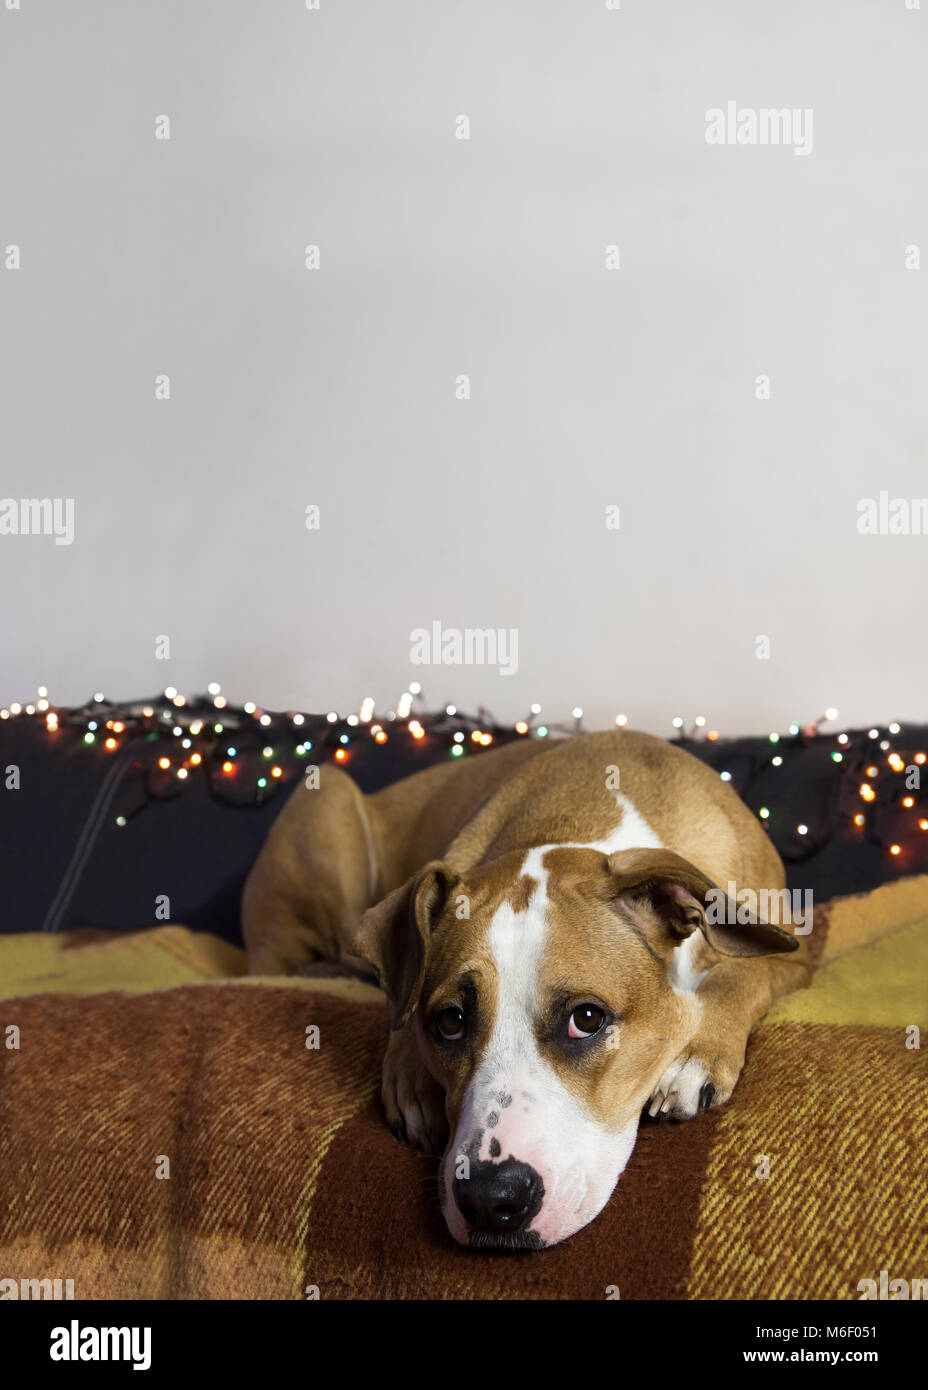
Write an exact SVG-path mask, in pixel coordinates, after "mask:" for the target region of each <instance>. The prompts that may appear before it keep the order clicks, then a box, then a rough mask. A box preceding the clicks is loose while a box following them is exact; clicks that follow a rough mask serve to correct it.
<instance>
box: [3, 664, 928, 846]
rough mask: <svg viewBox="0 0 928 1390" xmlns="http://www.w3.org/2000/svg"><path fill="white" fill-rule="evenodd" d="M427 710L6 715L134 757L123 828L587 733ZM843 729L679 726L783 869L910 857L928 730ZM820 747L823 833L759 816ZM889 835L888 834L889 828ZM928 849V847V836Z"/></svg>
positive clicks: (578, 711)
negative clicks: (397, 762) (398, 758)
mask: <svg viewBox="0 0 928 1390" xmlns="http://www.w3.org/2000/svg"><path fill="white" fill-rule="evenodd" d="M423 701H424V697H423V695H422V689H421V686H420V685H419V684H418V683H413V684H411V685H410V686H409V687H408V689H406V690H404V691H403V692H402V694H401V696H400V698H399V700H398V701H397V703H396V707H395V709H390V710H389V711H388V712H387V713H386V714H385V715H380V716H378V715H377V714H376V712H375V703H374V700H373V698H372V697H370V696H368V697H365V698H364V699H363V700H362V701H361V702H360V704H359V707H358V710H357V712H356V713H355V712H352V713H350V714H347V715H342V714H339V713H338V712H337V711H335V710H330V711H329V712H328V713H326V714H309V713H305V712H303V711H297V710H288V711H286V712H276V713H275V712H271V711H268V710H265V709H263V708H261V707H259V706H258V705H256V704H255V703H254V702H253V701H247V702H246V703H245V704H244V705H242V706H241V707H240V708H239V707H235V706H231V705H229V703H228V701H227V700H226V698H225V696H224V695H223V694H222V690H221V687H220V686H219V684H218V683H216V682H212V683H211V684H210V685H209V686H208V687H207V693H206V694H205V695H198V696H195V697H193V698H191V699H188V698H187V697H186V696H184V695H182V694H180V693H179V692H178V691H177V690H176V689H175V688H174V687H173V686H168V687H167V688H166V689H165V690H164V691H163V692H162V694H161V695H160V696H158V697H157V698H155V699H151V700H144V701H136V702H130V703H118V704H117V703H116V702H113V701H110V700H108V699H107V698H106V697H105V695H104V694H103V693H102V691H98V692H97V693H96V694H94V696H93V697H92V699H90V700H88V701H87V703H86V704H84V705H81V706H79V707H72V708H65V707H61V706H55V705H53V704H52V703H51V702H50V700H49V697H48V691H47V689H46V688H45V687H44V686H40V687H39V690H38V693H37V696H36V699H35V700H34V701H32V702H30V703H28V704H26V705H21V704H18V703H14V704H11V705H10V706H9V707H8V708H3V709H0V721H13V722H14V723H16V722H18V721H20V720H26V721H29V722H30V723H31V724H32V725H33V726H35V727H38V728H40V729H42V730H43V731H44V732H45V733H46V734H47V736H48V739H49V741H50V743H51V744H52V745H53V746H54V747H55V748H56V749H62V750H63V749H64V748H65V747H69V748H73V747H74V746H75V744H82V745H83V746H84V748H85V749H86V751H87V753H88V755H92V756H97V755H99V756H104V757H106V756H112V757H124V758H127V759H129V760H130V763H131V767H132V769H133V770H134V771H135V772H136V774H137V775H138V779H140V781H141V784H142V786H143V788H144V795H143V796H142V797H141V798H139V797H138V796H136V797H135V799H134V804H132V805H131V806H130V805H127V806H126V807H124V808H123V809H122V810H120V811H119V813H118V814H117V815H116V824H117V825H118V826H125V825H126V824H127V823H128V822H129V820H131V819H132V818H133V817H134V816H135V815H137V814H138V813H139V811H141V810H143V809H144V808H145V806H146V805H148V804H151V803H154V802H158V801H164V800H168V799H170V798H172V797H174V796H176V795H178V794H179V793H181V792H182V791H183V789H184V786H185V785H189V784H190V782H191V780H192V779H195V778H202V779H204V780H205V783H206V786H207V789H208V791H209V794H210V795H211V796H212V797H214V798H215V799H217V800H219V801H222V802H223V803H225V804H228V805H231V806H237V807H242V808H247V807H260V806H262V805H264V804H265V803H266V801H267V800H268V799H269V798H270V797H272V796H275V795H276V794H277V793H278V791H279V790H280V788H281V787H288V786H292V785H293V784H294V783H295V782H296V780H297V778H299V777H302V776H303V775H304V769H305V767H306V766H307V765H308V764H319V765H321V764H323V763H325V762H328V761H332V762H335V763H337V764H339V765H341V766H343V767H350V765H351V763H352V762H353V761H355V760H359V759H362V760H363V759H366V758H367V757H368V756H369V755H370V754H371V753H372V752H373V750H374V749H377V748H382V747H383V746H384V745H385V744H388V743H389V742H390V741H391V740H399V741H401V748H402V747H403V744H404V742H405V745H406V746H407V747H410V748H412V747H415V746H416V745H418V746H419V747H421V748H423V749H424V750H427V751H428V752H429V754H430V755H431V761H434V754H435V753H436V752H437V751H440V750H443V751H444V752H445V754H446V756H448V757H451V758H461V757H465V756H473V755H476V754H479V753H480V752H481V751H483V750H485V749H487V748H490V747H493V746H500V745H502V744H505V743H509V742H513V741H515V740H517V739H520V738H548V737H575V736H577V735H580V734H582V733H584V732H586V730H585V729H584V726H583V710H582V708H580V707H579V706H578V707H575V708H574V709H573V710H572V713H571V722H570V723H566V722H565V723H559V724H546V723H544V722H542V721H541V713H542V710H541V706H540V705H539V704H533V705H532V706H531V708H530V710H529V711H528V712H527V714H526V715H525V717H524V718H522V719H520V720H518V721H517V722H516V723H515V724H514V725H511V726H509V725H500V724H498V723H497V721H496V720H495V719H494V718H493V716H492V714H491V713H490V711H489V710H487V709H485V708H483V707H478V710H477V713H476V715H469V714H466V713H464V712H461V711H459V710H458V709H457V707H456V706H455V705H453V704H449V705H446V706H445V707H444V708H443V709H441V710H439V711H437V712H426V711H425V710H424V709H422V708H421V706H422V705H423ZM837 718H838V711H837V710H836V709H833V708H831V709H827V710H825V712H824V714H822V715H821V716H820V717H819V719H817V720H815V721H814V722H812V723H807V724H805V725H800V724H799V723H792V724H790V725H789V728H788V730H787V732H786V733H783V734H781V733H779V732H776V731H773V732H771V733H770V734H769V736H768V737H767V738H766V739H743V738H741V739H736V740H726V739H723V738H722V736H721V735H720V733H719V731H718V730H717V729H709V728H707V720H706V718H705V717H704V716H703V715H697V716H696V718H695V720H694V721H693V723H692V725H691V726H690V728H689V730H687V727H686V721H685V720H684V718H683V716H682V715H678V716H676V717H675V718H674V719H673V721H672V727H673V729H674V731H675V739H676V741H677V742H678V743H679V744H680V745H681V746H683V747H685V748H688V749H689V750H690V751H691V752H694V753H695V754H696V755H697V756H700V757H702V758H703V760H704V761H706V762H709V763H710V765H712V766H714V767H715V768H716V770H717V771H718V772H719V776H720V777H721V778H722V780H723V781H726V782H729V783H731V784H732V785H733V786H734V788H735V790H736V791H738V792H739V794H740V795H741V796H742V797H743V798H744V799H745V800H746V801H747V802H748V804H749V805H752V809H754V810H755V813H756V814H757V816H758V817H759V818H760V820H761V821H762V822H763V823H764V825H765V827H766V829H767V830H768V832H769V833H770V834H771V838H772V839H773V840H774V842H775V844H776V846H777V849H778V850H779V852H780V853H781V854H782V855H783V857H784V858H788V859H790V860H797V859H802V858H803V857H807V856H808V855H809V854H811V853H813V852H815V851H816V850H817V849H819V848H821V846H822V844H823V843H824V842H825V841H826V840H827V839H828V838H829V837H830V836H831V835H833V834H834V833H835V832H836V831H838V830H845V831H847V832H849V833H855V832H856V833H858V834H860V835H862V836H864V837H865V838H866V839H867V840H869V841H870V842H871V843H873V844H876V845H879V846H881V847H882V848H883V849H884V850H885V851H886V852H887V853H888V854H890V855H892V856H894V857H897V858H898V857H899V856H903V855H904V854H905V850H906V845H907V844H909V843H911V842H913V841H915V840H917V839H918V837H920V836H922V835H926V832H928V806H926V805H925V804H924V800H923V798H922V794H921V771H922V768H923V767H924V766H925V764H926V753H925V751H924V749H923V747H922V746H920V745H921V744H923V743H928V729H925V728H924V726H910V728H909V729H908V730H907V731H904V730H903V728H902V726H901V725H900V724H899V723H895V722H894V723H891V724H889V725H886V726H885V727H872V728H869V729H866V730H849V731H845V732H840V733H827V732H825V731H824V730H823V725H825V724H830V723H834V721H835V720H836V719H837ZM615 724H616V727H618V728H626V727H628V724H629V719H628V716H627V715H626V714H617V715H616V717H615ZM813 743H814V744H815V745H816V747H817V748H822V749H824V750H825V752H827V755H828V762H829V771H830V776H831V778H832V783H831V785H830V787H829V789H828V792H829V794H828V796H827V798H826V800H827V803H828V804H827V806H826V808H825V811H824V813H820V814H819V817H818V823H817V824H816V825H813V824H812V821H813V819H814V818H813V816H812V815H811V812H810V815H809V817H808V819H807V820H802V821H799V822H795V823H791V824H786V823H784V821H783V817H782V815H779V816H778V812H777V807H776V805H774V804H768V802H770V803H772V802H773V798H772V797H768V798H767V800H766V801H764V802H763V803H762V804H759V805H757V806H756V807H755V806H753V801H754V800H756V799H757V798H756V797H755V796H753V792H754V790H755V785H756V784H757V783H758V782H759V780H760V779H761V778H762V777H763V776H764V775H765V774H767V773H768V772H769V771H770V769H776V768H783V767H784V766H786V764H787V761H789V760H791V756H792V755H793V754H795V753H796V752H798V751H799V750H801V749H805V748H808V747H809V746H810V745H811V744H813ZM729 752H731V753H732V754H733V755H736V756H735V757H734V759H733V762H736V763H737V764H738V766H737V767H736V769H735V770H734V771H733V770H731V769H730V768H728V767H726V766H725V763H726V759H727V756H728V754H729ZM765 785H767V784H766V783H765ZM128 800H129V798H128V797H127V801H128ZM887 823H889V826H890V829H889V832H887V831H886V830H885V829H884V826H885V825H886V824H887ZM852 827H853V831H852V829H851V828H852ZM924 843H925V846H926V848H928V835H926V840H925V842H924Z"/></svg>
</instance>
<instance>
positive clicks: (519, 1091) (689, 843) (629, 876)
mask: <svg viewBox="0 0 928 1390" xmlns="http://www.w3.org/2000/svg"><path fill="white" fill-rule="evenodd" d="M616 787H619V788H620V790H616ZM733 884H734V885H737V889H738V892H737V894H735V896H736V897H737V899H738V901H739V902H740V903H742V904H743V902H744V895H743V894H742V891H741V890H745V889H747V890H752V891H753V892H755V893H757V894H758V895H759V896H758V901H761V902H763V901H765V900H766V901H768V902H771V903H772V904H773V905H774V911H773V912H768V918H769V920H768V921H764V920H762V919H760V918H758V917H757V916H753V917H751V916H749V915H748V914H746V913H745V910H744V907H743V906H742V907H741V909H740V910H739V911H737V912H735V911H734V904H732V908H733V910H732V911H731V912H721V913H719V912H718V911H712V912H710V911H707V904H708V903H709V902H710V901H712V902H714V903H715V904H717V903H718V900H719V898H720V896H721V897H722V899H723V901H725V902H728V899H727V898H726V897H725V893H724V892H723V891H721V890H720V889H719V887H718V885H723V886H724V889H726V890H728V891H729V892H731V885H733ZM784 886H785V878H784V873H783V866H782V864H781V862H780V860H779V857H778V856H777V854H776V852H775V850H774V849H773V847H772V846H771V844H770V842H769V840H768V839H767V836H766V834H765V833H764V831H763V830H762V829H761V827H760V826H759V825H758V823H757V821H756V820H755V818H754V816H753V815H752V814H751V812H750V811H749V810H748V809H747V807H746V806H745V805H744V803H743V802H742V801H741V800H740V799H739V798H738V796H737V795H736V793H735V792H734V791H732V789H731V788H730V787H728V786H727V785H726V784H725V783H724V782H722V781H721V780H720V778H719V777H718V775H717V774H716V773H715V772H713V771H711V770H710V769H709V768H707V767H706V766H705V765H704V764H703V763H701V762H700V761H699V760H698V759H697V758H694V757H692V756H691V755H690V754H688V753H685V752H684V751H683V750H682V749H680V748H677V747H674V746H673V745H672V744H668V743H666V742H664V741H663V740H662V739H658V738H653V737H651V736H650V735H648V734H643V733H635V732H632V731H621V732H620V731H614V732H608V733H600V734H589V735H586V736H585V737H581V738H577V739H571V740H566V741H560V742H554V741H552V742H550V743H549V742H545V741H542V740H538V739H535V740H531V741H529V740H526V741H525V742H520V743H517V744H512V745H510V746H508V747H506V748H503V749H500V750H498V751H494V752H491V753H486V754H482V755H481V756H479V757H475V758H466V759H460V760H455V761H454V762H449V763H447V764H443V765H441V766H438V767H434V768H431V769H429V770H428V771H425V772H420V773H417V774H415V775H414V776H412V777H409V778H407V779H406V780H405V781H402V782H398V783H396V784H394V785H393V786H391V787H388V788H387V789H386V790H384V791H381V792H378V793H377V794H376V795H374V796H364V795H362V793H361V792H360V791H359V790H358V788H357V786H356V785H355V783H354V782H353V781H352V780H351V778H350V777H348V776H347V775H346V774H345V773H343V772H342V771H341V770H339V769H337V768H334V767H329V766H327V767H324V768H323V769H322V770H321V773H320V785H319V787H318V788H317V789H315V790H310V789H307V788H305V787H300V788H298V789H297V791H295V792H294V794H293V796H292V797H291V799H290V800H289V802H288V803H287V805H286V806H285V808H284V810H283V811H282V813H281V815H280V816H279V817H278V819H277V821H276V822H275V824H274V826H273V828H272V829H271V832H270V834H269V836H268V839H267V842H266V844H265V846H264V848H263V849H262V851H261V854H260V856H259V857H258V860H257V862H256V863H255V866H254V868H253V870H252V872H251V875H250V877H249V879H248V882H247V884H246V886H245V892H244V898H243V904H242V916H243V929H244V934H245V942H246V945H247V947H248V954H249V965H250V968H251V970H252V971H253V972H255V973H281V972H284V973H287V972H291V971H294V970H301V969H303V970H305V969H306V968H307V966H309V967H310V973H312V962H314V961H323V960H328V961H338V960H346V959H347V960H351V959H352V958H354V960H355V963H356V964H357V963H358V962H357V957H361V958H362V959H363V960H365V961H368V962H370V963H371V964H373V966H374V967H375V969H376V971H377V973H378V976H379V978H380V980H381V983H382V984H383V986H384V988H385V989H386V991H387V993H388V995H389V996H390V999H391V1001H392V1004H393V1009H394V1013H393V1031H392V1033H391V1036H390V1040H389V1044H388V1046H387V1051H386V1057H385V1060H384V1067H383V1102H384V1106H385V1109H386V1113H387V1118H388V1120H389V1121H390V1123H391V1125H392V1126H393V1128H394V1132H396V1133H397V1134H398V1135H399V1136H400V1137H404V1138H406V1139H408V1140H409V1142H410V1143H412V1144H415V1145H417V1146H419V1147H421V1148H425V1149H427V1150H431V1151H434V1152H438V1153H441V1152H442V1151H444V1158H443V1161H442V1165H441V1177H440V1190H441V1196H442V1210H443V1212H444V1215H445V1219H446V1221H447V1223H448V1227H449V1229H450V1231H451V1233H452V1235H453V1236H454V1237H455V1238H456V1239H457V1240H458V1241H461V1242H462V1243H468V1244H470V1245H475V1246H484V1247H488V1248H492V1247H499V1248H507V1249H512V1248H529V1249H531V1248H535V1249H537V1248H541V1247H543V1246H546V1245H553V1244H554V1243H555V1242H557V1241H560V1240H564V1239H565V1237H567V1236H569V1235H572V1234H573V1232H575V1231H577V1230H579V1228H580V1227H581V1226H584V1225H586V1223H587V1222H588V1221H591V1220H592V1219H593V1217H594V1216H596V1215H597V1213H598V1212H599V1211H600V1210H601V1209H602V1207H603V1206H604V1204H605V1203H606V1201H607V1200H608V1198H609V1196H610V1194H611V1192H612V1190H613V1187H614V1186H615V1183H616V1181H617V1179H618V1177H619V1175H620V1173H621V1172H622V1170H623V1169H624V1168H625V1165H626V1163H627V1162H628V1158H629V1155H630V1154H631V1151H632V1147H633V1145H634V1142H635V1136H636V1133H637V1130H638V1121H639V1117H640V1116H641V1113H642V1110H643V1109H644V1108H645V1107H647V1108H648V1109H649V1113H650V1114H652V1115H654V1114H657V1113H660V1114H661V1115H664V1116H670V1117H675V1118H678V1119H687V1118H690V1117H692V1116H694V1115H695V1114H696V1112H697V1110H698V1109H699V1108H700V1106H704V1107H708V1106H713V1107H714V1106H718V1105H721V1104H722V1103H723V1102H724V1101H726V1100H727V1099H728V1097H729V1096H730V1095H731V1093H732V1089H733V1088H734V1085H735V1083H736V1081H737V1079H738V1075H739V1073H740V1071H741V1067H742V1064H743V1062H744V1052H745V1044H746V1042H747V1038H748V1034H749V1033H750V1031H751V1029H752V1027H753V1026H754V1024H755V1023H756V1022H757V1021H758V1020H759V1019H760V1017H761V1016H762V1015H763V1014H764V1013H765V1012H766V1010H767V1009H768V1008H769V1006H770V1004H771V1003H772V1001H773V1000H774V999H776V998H777V996H778V995H782V994H785V993H787V992H788V991H790V990H793V989H796V988H797V987H799V986H801V985H803V984H806V983H807V981H808V977H809V966H808V959H807V953H806V951H805V948H804V944H801V943H800V941H799V939H798V938H797V937H796V936H794V935H793V934H792V933H791V932H790V930H789V929H788V928H789V926H790V921H789V912H788V903H787V901H786V899H787V895H786V894H785V891H783V890H784ZM762 893H764V894H765V896H764V897H760V895H761V894H762ZM780 894H782V896H778V895H780ZM746 917H747V920H746ZM739 918H740V920H739ZM446 1141H447V1142H446Z"/></svg>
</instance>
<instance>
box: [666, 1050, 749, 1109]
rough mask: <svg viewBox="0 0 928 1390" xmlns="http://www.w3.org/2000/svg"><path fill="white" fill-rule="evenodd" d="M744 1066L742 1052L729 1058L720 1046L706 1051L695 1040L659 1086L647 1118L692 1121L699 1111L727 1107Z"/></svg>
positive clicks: (671, 1066) (730, 1055)
mask: <svg viewBox="0 0 928 1390" xmlns="http://www.w3.org/2000/svg"><path fill="white" fill-rule="evenodd" d="M743 1065H744V1049H743V1048H742V1049H741V1052H740V1055H735V1053H734V1052H732V1053H730V1054H728V1055H726V1054H725V1053H724V1052H723V1051H720V1050H719V1049H718V1047H717V1046H716V1047H712V1048H706V1047H703V1046H700V1044H699V1041H698V1040H696V1039H694V1041H693V1042H692V1043H691V1044H690V1046H689V1047H688V1048H687V1049H686V1051H685V1052H683V1053H681V1054H680V1056H679V1057H678V1058H677V1059H676V1061H675V1062H673V1063H671V1065H670V1066H669V1067H668V1068H667V1070H666V1071H665V1072H664V1075H663V1076H662V1077H661V1079H660V1081H659V1082H658V1083H657V1089H656V1090H655V1091H654V1094H653V1095H652V1096H651V1099H650V1100H649V1101H648V1105H647V1111H648V1114H649V1115H650V1116H652V1118H657V1119H662V1120H691V1119H692V1118H693V1116H694V1115H695V1114H696V1113H697V1112H698V1111H699V1110H714V1109H715V1108H716V1107H717V1106H719V1105H724V1103H725V1101H726V1100H728V1098H729V1096H730V1095H731V1093H732V1091H733V1090H734V1089H735V1084H736V1082H737V1080H738V1077H739V1076H740V1075H741V1068H742V1067H743Z"/></svg>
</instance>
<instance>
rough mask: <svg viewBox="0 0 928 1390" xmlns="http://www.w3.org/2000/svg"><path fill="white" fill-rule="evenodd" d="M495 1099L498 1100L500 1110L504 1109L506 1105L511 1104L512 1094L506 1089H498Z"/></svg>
mask: <svg viewBox="0 0 928 1390" xmlns="http://www.w3.org/2000/svg"><path fill="white" fill-rule="evenodd" d="M496 1099H497V1100H498V1101H499V1105H500V1109H501V1110H505V1109H506V1108H507V1106H510V1105H511V1104H512V1096H511V1095H510V1094H509V1092H508V1091H498V1092H497V1095H496Z"/></svg>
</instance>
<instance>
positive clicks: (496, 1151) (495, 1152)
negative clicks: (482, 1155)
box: [490, 1139, 502, 1158]
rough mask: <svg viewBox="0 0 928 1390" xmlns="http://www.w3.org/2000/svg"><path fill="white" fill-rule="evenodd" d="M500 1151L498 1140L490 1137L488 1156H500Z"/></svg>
mask: <svg viewBox="0 0 928 1390" xmlns="http://www.w3.org/2000/svg"><path fill="white" fill-rule="evenodd" d="M501 1153H502V1149H501V1148H500V1146H499V1140H498V1139H491V1140H490V1157H491V1158H499V1156H500V1154H501Z"/></svg>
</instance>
